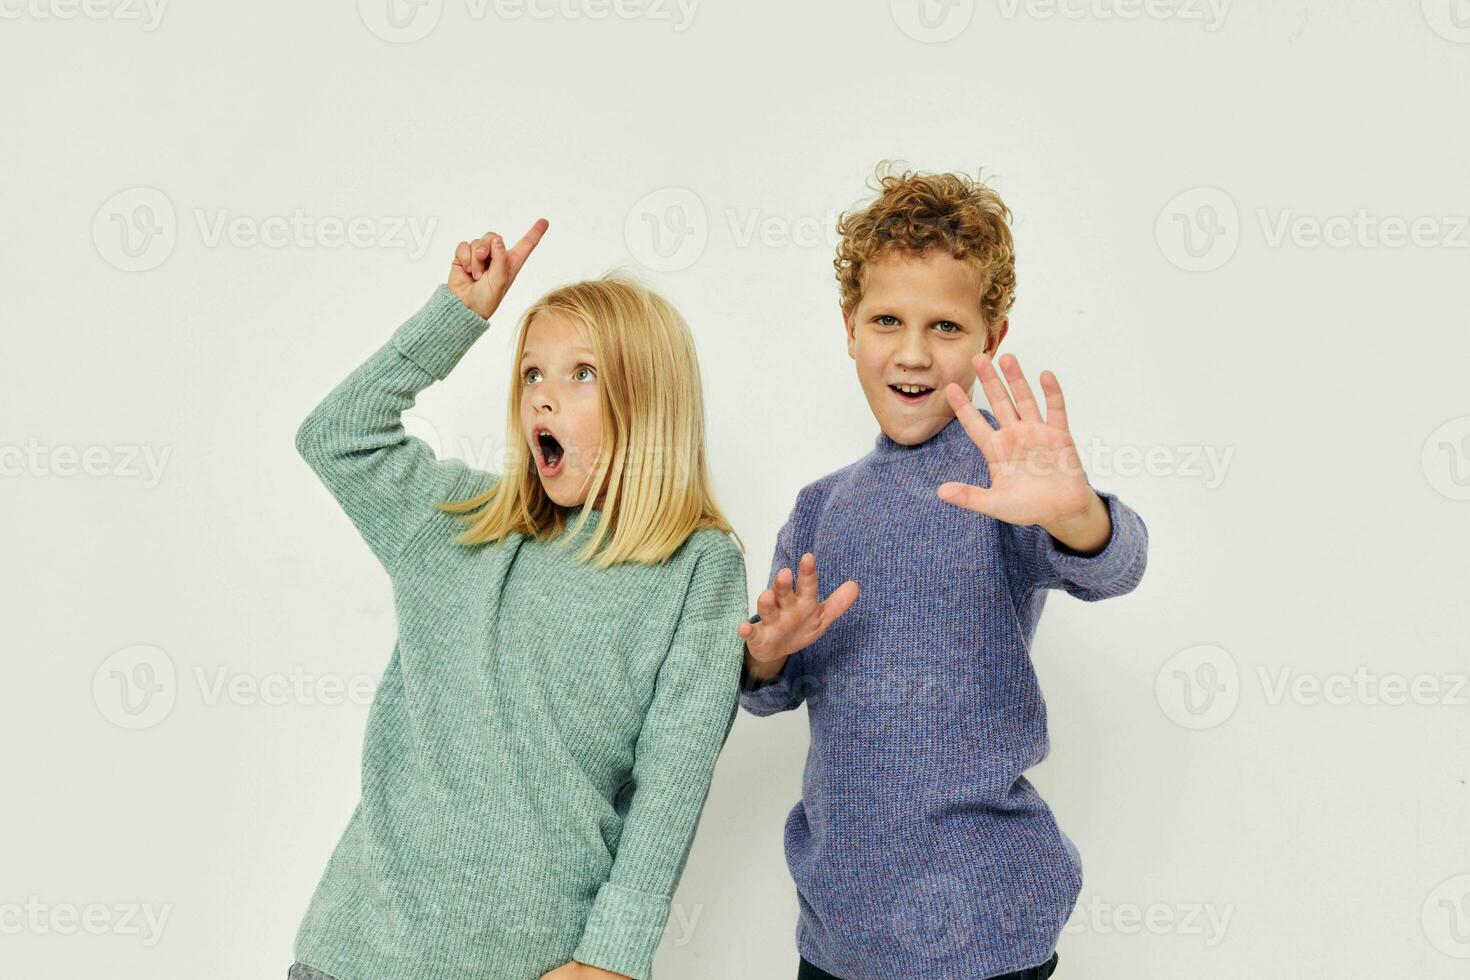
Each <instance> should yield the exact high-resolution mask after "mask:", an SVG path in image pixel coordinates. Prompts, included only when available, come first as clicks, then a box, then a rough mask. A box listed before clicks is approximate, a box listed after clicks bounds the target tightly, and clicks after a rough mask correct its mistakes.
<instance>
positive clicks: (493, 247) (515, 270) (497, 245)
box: [449, 218, 550, 320]
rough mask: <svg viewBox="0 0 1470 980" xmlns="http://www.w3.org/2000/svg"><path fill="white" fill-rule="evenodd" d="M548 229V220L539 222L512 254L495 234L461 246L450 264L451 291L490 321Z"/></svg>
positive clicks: (483, 236)
mask: <svg viewBox="0 0 1470 980" xmlns="http://www.w3.org/2000/svg"><path fill="white" fill-rule="evenodd" d="M548 227H550V224H549V223H548V222H547V220H546V219H545V218H538V219H537V220H536V223H535V224H534V225H532V226H531V230H530V231H528V232H526V233H525V234H524V235H522V236H521V240H520V241H519V242H516V246H515V248H513V249H511V250H510V251H506V248H505V239H503V238H501V237H500V236H499V235H498V234H496V233H495V232H493V231H487V232H486V233H485V234H484V235H482V236H480V237H479V238H477V239H475V240H474V241H473V242H460V243H459V248H457V249H455V252H454V261H453V262H451V263H450V264H449V289H450V291H451V292H453V293H454V295H456V296H458V297H459V301H460V302H461V303H463V304H464V305H465V306H467V307H469V308H470V309H472V310H474V311H475V313H477V314H478V315H479V316H480V318H481V319H484V320H488V319H490V317H491V315H492V314H494V313H495V311H496V310H497V309H499V308H500V301H501V300H503V299H505V294H506V293H507V292H509V291H510V286H511V283H513V282H515V281H516V276H517V275H519V274H520V271H521V266H523V265H525V264H526V259H527V258H528V257H529V256H530V254H531V251H532V250H533V249H534V248H535V247H536V244H537V243H538V242H540V241H541V236H542V235H544V234H546V229H547V228H548Z"/></svg>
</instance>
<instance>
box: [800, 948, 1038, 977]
mask: <svg viewBox="0 0 1470 980" xmlns="http://www.w3.org/2000/svg"><path fill="white" fill-rule="evenodd" d="M1055 972H1057V954H1056V953H1052V954H1051V959H1049V960H1047V961H1046V962H1045V963H1043V964H1041V965H1040V966H1033V967H1030V968H1029V969H1025V970H1017V971H1015V972H1014V973H1002V974H1000V975H999V976H995V977H991V978H990V980H1046V978H1047V977H1049V976H1051V975H1052V974H1053V973H1055ZM796 980H842V978H841V977H834V976H833V975H832V974H830V973H828V972H827V971H826V970H820V969H818V968H817V967H815V966H812V965H811V964H810V963H808V962H807V960H806V957H804V956H803V957H801V966H800V967H799V968H798V969H797V971H796Z"/></svg>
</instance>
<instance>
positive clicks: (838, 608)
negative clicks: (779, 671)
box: [739, 552, 858, 666]
mask: <svg viewBox="0 0 1470 980" xmlns="http://www.w3.org/2000/svg"><path fill="white" fill-rule="evenodd" d="M798 568H799V569H800V571H801V574H800V576H798V578H799V582H798V583H797V585H796V587H795V588H794V589H793V588H792V578H793V576H792V573H791V569H789V568H783V569H781V570H780V571H779V572H777V573H776V578H775V581H773V582H772V583H771V587H770V588H769V589H767V590H766V591H764V592H762V593H761V594H760V595H759V596H757V597H756V602H755V611H756V612H758V613H760V617H761V621H760V622H758V623H741V624H740V626H739V632H740V636H741V637H742V638H743V639H744V640H745V647H746V650H747V651H749V654H750V658H751V659H752V660H754V661H756V662H757V663H759V664H762V665H770V666H777V665H779V664H781V663H783V662H784V661H785V660H786V658H787V657H789V656H791V655H792V654H793V653H795V652H796V651H798V650H800V649H802V648H803V647H805V646H807V645H808V644H811V643H815V642H816V641H817V640H818V639H819V638H821V636H822V634H823V633H825V632H827V627H828V626H831V625H832V623H833V622H834V621H835V620H836V619H837V618H838V617H839V616H841V615H842V614H843V613H845V612H847V610H848V609H849V608H850V607H851V606H852V604H853V603H854V602H856V601H857V597H858V584H857V583H856V582H854V581H852V580H851V579H849V580H848V581H846V582H843V583H842V584H841V585H840V586H838V587H837V590H836V591H835V592H833V593H832V594H831V595H829V596H828V597H827V599H826V601H824V602H818V601H817V559H816V557H815V556H814V555H812V553H811V552H807V553H806V554H804V555H802V556H801V561H800V563H799V565H798Z"/></svg>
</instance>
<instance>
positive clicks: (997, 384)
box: [970, 354, 1020, 425]
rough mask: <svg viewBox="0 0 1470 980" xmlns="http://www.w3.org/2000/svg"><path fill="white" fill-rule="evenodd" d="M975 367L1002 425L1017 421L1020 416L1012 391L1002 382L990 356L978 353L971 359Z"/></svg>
mask: <svg viewBox="0 0 1470 980" xmlns="http://www.w3.org/2000/svg"><path fill="white" fill-rule="evenodd" d="M970 363H971V364H973V365H974V367H975V376H976V377H978V378H979V379H980V387H981V388H982V389H983V390H984V391H985V399H986V401H988V402H990V411H991V414H993V415H994V416H995V417H996V419H997V420H998V421H999V422H1000V424H1001V425H1006V424H1008V423H1010V422H1014V421H1016V420H1017V419H1018V418H1020V416H1019V415H1018V414H1017V413H1016V406H1015V404H1014V403H1013V402H1012V401H1011V395H1010V392H1008V391H1006V386H1005V385H1004V384H1003V383H1002V382H1001V380H1000V375H998V374H996V373H995V365H994V364H992V363H991V361H990V358H988V357H986V356H985V355H984V354H976V355H975V356H974V357H973V358H971V359H970Z"/></svg>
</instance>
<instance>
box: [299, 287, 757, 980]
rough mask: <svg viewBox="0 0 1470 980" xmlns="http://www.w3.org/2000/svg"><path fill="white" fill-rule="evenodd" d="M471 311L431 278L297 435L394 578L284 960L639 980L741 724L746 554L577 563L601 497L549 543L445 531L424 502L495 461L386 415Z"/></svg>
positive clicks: (400, 970) (727, 547)
mask: <svg viewBox="0 0 1470 980" xmlns="http://www.w3.org/2000/svg"><path fill="white" fill-rule="evenodd" d="M487 326H488V322H487V321H486V320H484V319H482V318H481V317H479V316H478V315H476V314H475V313H474V312H473V311H472V310H470V309H468V308H467V307H465V306H464V304H463V303H461V302H460V301H459V299H458V298H457V297H456V296H455V295H454V294H453V293H452V292H450V290H449V288H448V287H447V286H444V285H440V286H439V287H438V288H436V289H435V290H434V292H433V295H432V296H431V298H430V299H429V301H428V302H427V303H426V304H425V305H424V307H423V308H422V309H421V310H420V311H419V312H418V313H417V314H415V315H414V316H413V317H412V318H411V319H409V320H408V322H406V323H404V324H403V326H402V327H400V328H399V329H398V331H397V332H396V333H394V334H393V336H392V338H391V339H390V340H389V341H388V343H387V344H385V345H384V346H383V347H382V348H381V349H379V350H378V351H377V352H376V353H375V354H373V356H372V357H371V358H369V359H368V361H367V363H365V364H363V365H362V366H361V367H359V368H358V369H357V370H355V371H353V372H352V374H351V375H350V376H349V377H348V378H347V379H346V380H345V381H343V382H342V383H341V384H340V385H338V386H337V387H336V388H335V389H334V390H333V391H332V392H331V393H330V394H328V395H327V397H326V398H325V400H323V401H322V403H321V404H320V405H318V406H317V407H316V409H314V410H313V411H312V412H311V414H310V415H309V416H308V417H307V419H306V421H305V422H303V423H302V425H301V428H300V431H299V432H298V433H297V437H296V445H297V448H298V449H299V450H300V452H301V455H302V456H303V457H304V458H305V459H306V461H307V462H308V463H309V464H310V465H311V468H312V469H313V470H314V471H315V472H316V473H317V475H318V476H320V477H321V479H322V481H323V482H324V483H325V484H326V486H327V488H328V489H329V490H330V491H331V492H332V494H333V496H335V497H336V498H337V500H338V502H339V503H340V504H341V505H342V507H343V509H344V510H345V511H346V512H347V515H348V517H349V518H351V520H352V522H353V524H354V525H356V527H357V529H358V530H359V531H360V532H361V534H362V536H363V538H365V539H366V541H367V544H368V547H369V548H370V549H371V550H372V552H373V554H374V555H375V556H376V557H377V558H378V560H379V561H380V562H381V563H382V564H383V566H384V567H385V568H386V569H387V571H388V574H389V578H390V579H391V582H392V587H393V596H394V604H395V608H396V612H397V619H398V637H397V643H396V644H395V645H394V647H393V652H392V655H391V656H390V658H389V660H388V665H387V668H386V669H385V670H384V672H383V677H382V680H381V681H380V682H379V684H378V690H377V693H376V695H375V697H374V698H373V703H372V707H371V709H370V711H369V713H368V719H367V727H366V731H365V735H364V739H363V756H362V797H361V800H360V801H359V802H358V804H357V806H356V808H355V809H354V810H353V813H352V817H351V820H350V821H349V822H348V824H347V827H346V830H345V831H344V832H343V834H342V837H341V840H340V841H339V842H338V844H337V846H336V848H335V850H334V851H333V852H332V855H331V858H330V859H329V860H328V862H327V866H326V870H325V871H324V873H323V875H322V878H321V881H320V884H318V886H317V888H316V891H315V893H314V894H313V896H312V899H311V904H310V907H309V908H308V909H307V912H306V915H305V917H304V919H303V921H302V922H301V925H300V928H299V930H298V932H297V934H296V939H295V947H294V953H295V956H296V959H297V960H299V961H301V962H302V963H305V964H306V965H308V966H311V967H315V968H316V969H318V970H321V971H323V972H325V973H328V974H331V975H332V976H334V977H336V978H338V980H536V978H539V977H540V976H541V975H542V974H543V973H545V972H547V971H549V970H552V969H554V968H555V967H557V966H560V965H562V964H564V963H566V962H568V961H570V960H573V959H576V960H580V961H582V962H584V963H590V964H592V965H594V966H600V967H602V968H604V969H607V970H612V971H614V972H616V973H623V974H627V975H628V976H631V977H635V978H640V980H641V978H647V977H649V976H650V974H651V972H652V961H653V955H654V951H655V949H656V948H657V947H658V944H659V940H660V938H661V936H662V933H663V929H664V925H665V923H666V921H667V918H668V915H669V905H670V899H671V897H672V895H673V892H674V888H675V885H676V884H677V883H678V880H679V877H680V875H681V874H682V873H683V870H684V864H685V862H686V860H687V859H688V856H689V849H690V845H691V843H692V841H693V838H694V832H695V828H696V827H697V825H698V823H699V818H700V815H701V813H702V810H703V807H704V801H705V798H706V796H707V794H708V792H709V785H710V779H711V776H712V774H713V770H714V766H715V759H716V757H717V756H718V755H719V753H720V750H721V748H722V747H723V745H724V742H725V740H726V737H727V736H728V735H729V732H730V727H731V725H732V723H733V721H734V717H735V712H736V707H737V698H738V693H739V677H740V668H741V661H742V653H743V642H742V640H741V639H740V636H739V633H738V632H737V631H736V627H737V626H738V624H739V623H740V622H741V621H742V620H743V619H745V617H746V615H747V595H746V591H745V590H746V580H745V561H744V558H743V556H742V555H741V552H740V550H739V548H738V546H737V545H736V544H735V542H734V541H733V540H732V539H731V537H730V536H729V535H727V534H725V533H723V532H720V531H717V530H713V529H703V530H700V531H697V532H696V533H694V534H692V535H690V537H689V538H688V539H687V540H686V541H685V542H684V543H683V545H682V546H681V547H680V548H679V550H678V551H676V552H675V553H674V554H673V555H672V556H671V557H670V558H669V559H668V560H667V561H666V562H664V563H663V564H661V565H659V566H656V567H655V566H647V565H637V564H622V565H615V566H613V567H612V568H609V569H605V570H599V569H597V568H596V567H594V566H589V565H584V564H579V563H577V562H576V561H574V560H573V559H574V555H575V550H576V548H577V546H578V545H579V544H582V543H585V541H586V535H588V534H589V533H590V532H591V530H592V528H593V527H594V526H595V522H596V521H598V520H599V519H600V518H601V517H602V514H601V512H600V511H598V510H596V509H593V511H592V513H591V514H590V515H589V519H588V524H587V526H586V527H585V528H583V529H582V531H581V532H580V533H579V534H577V535H575V536H574V535H572V533H571V528H570V526H569V527H568V529H567V531H566V532H565V533H564V534H563V535H562V538H561V539H560V540H556V541H537V540H535V539H534V538H529V537H526V536H525V535H521V534H513V535H511V536H510V537H508V538H507V539H505V540H502V541H500V542H497V543H494V544H488V545H479V546H465V545H461V544H457V543H455V542H454V541H453V540H451V539H452V537H453V536H454V535H455V534H457V533H459V531H461V530H462V525H461V524H460V523H459V522H458V521H456V520H455V519H454V517H453V516H451V515H448V514H444V513H442V512H440V511H436V510H435V509H434V506H433V505H434V503H435V502H437V501H445V500H460V499H465V498H467V497H470V496H472V495H474V494H478V493H481V492H483V491H484V490H486V489H488V488H489V487H490V486H492V485H493V484H494V482H495V481H496V480H497V479H498V477H497V476H495V475H492V474H486V473H481V472H477V471H475V470H472V469H470V468H469V467H467V466H465V465H464V464H463V463H461V462H459V461H457V460H438V459H436V458H435V457H434V455H433V453H432V451H431V450H430V449H429V447H428V446H427V445H426V444H425V443H424V442H422V441H421V440H419V439H415V438H412V437H408V436H406V435H405V433H404V429H403V426H402V423H401V420H400V415H401V413H402V412H403V411H404V410H405V409H407V408H409V407H410V406H411V405H413V403H414V397H415V395H416V394H417V393H418V392H419V391H421V390H423V389H424V388H425V387H427V386H428V385H430V384H431V383H433V381H434V380H435V379H442V378H444V377H445V376H446V375H447V374H448V373H449V371H450V369H451V368H453V367H454V365H455V364H456V363H458V361H459V359H460V358H461V357H462V356H463V355H464V353H465V351H467V350H468V349H469V347H470V345H471V344H472V343H474V341H475V339H476V338H477V337H479V336H480V334H481V333H483V332H484V330H485V329H486V327H487ZM581 509H582V508H581V507H577V508H572V509H571V510H570V511H569V512H568V513H569V517H570V518H571V519H573V520H574V519H575V518H576V517H578V516H579V514H580V511H581Z"/></svg>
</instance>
